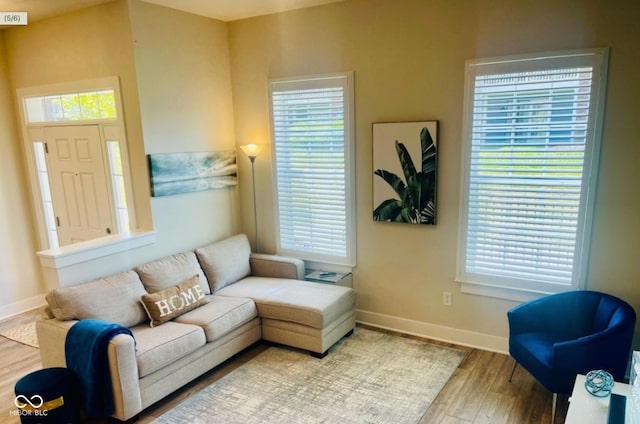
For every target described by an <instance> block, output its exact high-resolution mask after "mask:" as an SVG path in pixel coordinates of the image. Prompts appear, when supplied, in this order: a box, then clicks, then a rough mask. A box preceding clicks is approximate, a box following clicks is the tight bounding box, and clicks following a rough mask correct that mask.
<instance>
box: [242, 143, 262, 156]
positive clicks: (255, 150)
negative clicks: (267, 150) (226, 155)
mask: <svg viewBox="0 0 640 424" xmlns="http://www.w3.org/2000/svg"><path fill="white" fill-rule="evenodd" d="M240 148H241V149H242V151H243V152H244V154H245V155H247V156H248V157H249V158H255V157H256V156H258V155H259V154H260V151H261V150H262V146H260V145H258V144H243V145H241V146H240Z"/></svg>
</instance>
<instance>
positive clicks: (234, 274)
mask: <svg viewBox="0 0 640 424" xmlns="http://www.w3.org/2000/svg"><path fill="white" fill-rule="evenodd" d="M196 256H197V257H198V260H199V261H200V265H201V266H202V269H203V270H204V274H205V275H206V276H207V280H209V286H210V287H211V290H212V291H214V292H215V291H217V290H220V289H221V288H223V287H225V286H228V285H229V284H232V283H235V282H236V281H238V280H240V279H242V278H244V277H248V276H249V275H251V266H250V264H249V257H250V256H251V246H250V245H249V239H247V236H246V235H245V234H238V235H236V236H233V237H230V238H228V239H226V240H222V241H219V242H217V243H214V244H210V245H209V246H205V247H201V248H199V249H196Z"/></svg>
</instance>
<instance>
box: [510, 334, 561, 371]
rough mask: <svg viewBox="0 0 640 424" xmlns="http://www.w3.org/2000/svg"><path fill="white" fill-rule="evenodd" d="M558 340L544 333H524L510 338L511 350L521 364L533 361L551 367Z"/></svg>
mask: <svg viewBox="0 0 640 424" xmlns="http://www.w3.org/2000/svg"><path fill="white" fill-rule="evenodd" d="M556 342H557V340H552V339H551V338H550V337H549V336H548V335H546V334H543V333H522V334H518V335H516V336H512V337H511V338H510V339H509V352H510V353H511V356H513V357H514V358H515V359H516V361H518V362H519V363H521V364H530V363H532V361H533V362H536V363H539V364H541V365H544V366H545V367H551V365H552V358H553V345H554V344H555V343H556Z"/></svg>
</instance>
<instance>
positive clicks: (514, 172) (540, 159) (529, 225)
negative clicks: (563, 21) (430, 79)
mask: <svg viewBox="0 0 640 424" xmlns="http://www.w3.org/2000/svg"><path fill="white" fill-rule="evenodd" d="M607 59H608V50H606V49H597V50H596V49H594V50H588V51H577V52H570V53H561V54H547V55H534V56H518V57H507V58H497V59H490V60H476V61H469V62H467V66H466V85H465V90H466V91H465V105H464V106H465V125H464V133H463V136H464V147H463V155H464V157H463V178H462V184H463V188H462V202H461V208H462V210H461V217H462V219H461V224H460V225H461V227H460V243H459V252H458V270H457V279H458V281H460V282H461V283H462V290H463V291H466V292H471V293H482V294H490V293H491V292H493V293H500V295H505V294H506V293H509V292H510V294H506V297H514V295H515V297H514V298H517V297H518V295H517V294H516V293H523V292H534V293H554V292H560V291H565V290H570V289H577V288H581V287H583V286H584V280H585V271H586V265H587V264H586V262H587V259H588V253H589V252H588V250H589V235H590V234H589V233H590V227H591V217H592V210H593V202H594V196H595V182H596V181H595V179H596V174H597V163H598V155H599V150H600V148H599V144H600V133H601V126H602V123H601V122H602V105H603V103H604V102H603V101H604V96H605V80H606V70H607V69H606V66H607Z"/></svg>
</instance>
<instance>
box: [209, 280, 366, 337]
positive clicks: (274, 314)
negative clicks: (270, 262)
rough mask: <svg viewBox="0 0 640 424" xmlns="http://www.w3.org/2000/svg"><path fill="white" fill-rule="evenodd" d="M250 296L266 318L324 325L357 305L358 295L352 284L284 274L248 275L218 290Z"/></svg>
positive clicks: (222, 292)
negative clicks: (291, 276)
mask: <svg viewBox="0 0 640 424" xmlns="http://www.w3.org/2000/svg"><path fill="white" fill-rule="evenodd" d="M217 294H218V295H222V296H244V297H250V298H252V299H253V301H254V302H255V303H256V306H257V307H258V315H259V316H260V317H262V318H270V319H275V320H282V321H289V322H295V323H298V324H302V325H307V326H309V327H313V328H317V329H323V328H325V327H327V326H329V325H330V324H331V323H332V322H334V321H335V320H336V319H338V318H339V317H341V316H342V315H344V314H345V313H346V312H348V311H352V310H354V308H355V303H356V295H355V292H354V291H353V289H351V288H348V287H341V286H333V285H328V284H321V283H311V282H307V281H300V280H288V279H283V278H274V279H272V278H264V277H247V278H245V279H243V280H240V281H238V282H236V283H235V284H232V285H231V286H228V287H225V288H224V289H222V290H220V291H218V292H217Z"/></svg>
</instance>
